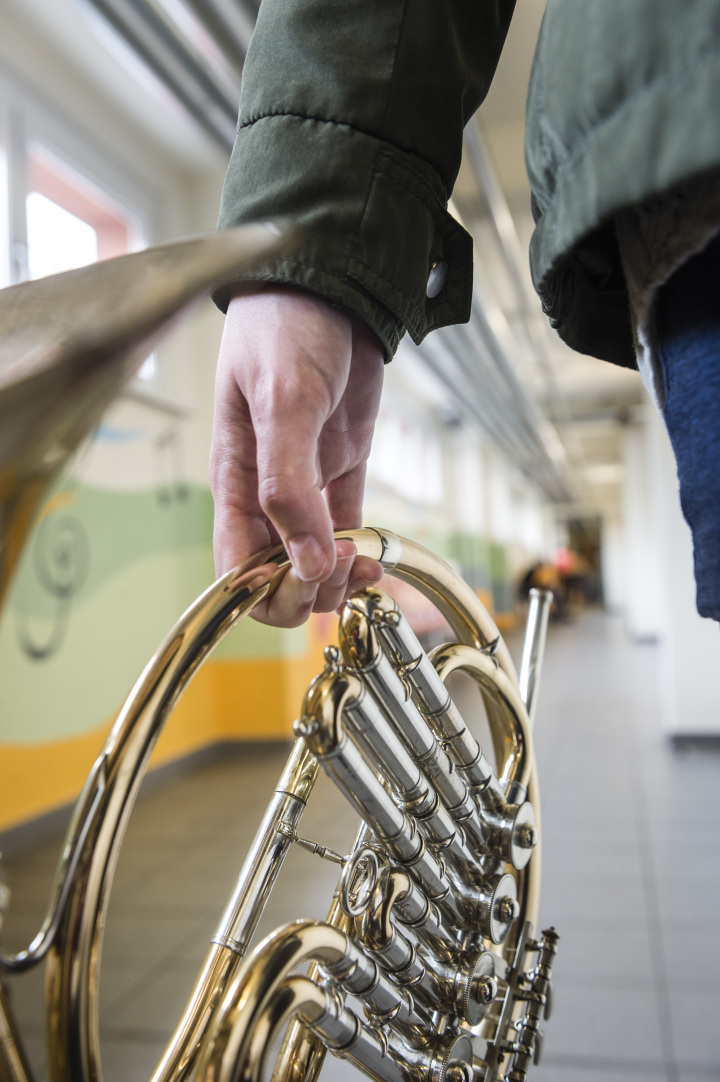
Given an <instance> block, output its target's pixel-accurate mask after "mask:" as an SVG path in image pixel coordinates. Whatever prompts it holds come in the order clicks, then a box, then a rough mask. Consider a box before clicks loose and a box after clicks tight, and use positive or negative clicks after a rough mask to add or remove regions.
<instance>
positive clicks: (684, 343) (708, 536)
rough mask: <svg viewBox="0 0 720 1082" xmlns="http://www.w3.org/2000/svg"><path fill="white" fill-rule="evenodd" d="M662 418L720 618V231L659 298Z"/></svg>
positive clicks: (701, 604)
mask: <svg viewBox="0 0 720 1082" xmlns="http://www.w3.org/2000/svg"><path fill="white" fill-rule="evenodd" d="M656 314H657V331H658V343H659V347H658V355H659V358H660V363H661V365H662V370H663V378H664V381H665V394H666V399H665V411H664V419H665V424H666V426H667V430H668V433H669V435H670V442H671V443H672V446H673V450H674V452H675V458H676V460H677V469H678V478H679V481H680V503H681V505H682V510H683V514H684V516H685V519H686V521H687V523H688V525H689V526H690V529H691V531H692V537H693V550H694V561H695V582H696V585H697V608H698V612H699V613H700V615H701V616H708V617H711V618H712V619H713V620H718V621H720V237H716V238H715V239H714V240H713V241H712V242H711V243H710V244H709V245H708V246H707V247H706V248H705V249H704V250H703V251H702V252H700V253H699V254H698V255H695V256H693V257H692V259H690V260H689V261H688V262H687V263H686V264H685V265H684V266H683V267H681V268H680V269H679V270H678V271H676V272H675V274H674V275H673V276H672V278H671V279H670V281H669V282H667V284H666V285H664V286H663V287H662V288H661V290H660V292H659V294H658V298H657V309H656Z"/></svg>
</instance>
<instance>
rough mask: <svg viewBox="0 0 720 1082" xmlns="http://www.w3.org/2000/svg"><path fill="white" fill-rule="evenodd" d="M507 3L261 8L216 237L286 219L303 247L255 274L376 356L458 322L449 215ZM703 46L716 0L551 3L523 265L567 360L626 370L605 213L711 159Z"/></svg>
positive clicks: (714, 147) (618, 281) (713, 60)
mask: <svg viewBox="0 0 720 1082" xmlns="http://www.w3.org/2000/svg"><path fill="white" fill-rule="evenodd" d="M514 2H515V0H354V2H353V0H344V2H342V3H338V2H337V0H263V3H262V4H261V7H260V14H259V18H258V24H257V29H256V31H255V35H254V37H253V41H252V44H251V47H250V51H249V53H248V57H247V62H246V66H245V71H244V76H243V89H242V97H241V102H240V116H239V121H238V133H237V139H236V143H235V147H234V150H233V155H232V159H231V162H230V166H229V169H228V174H227V178H226V182H225V188H224V191H223V199H222V206H221V213H220V225H221V226H230V225H235V224H239V223H240V222H246V221H258V220H266V219H273V220H279V219H284V218H287V219H289V220H292V221H294V222H297V223H299V224H300V226H301V227H302V240H301V242H300V244H299V246H298V248H297V249H296V250H295V251H294V252H293V253H292V256H291V257H287V258H284V259H280V260H276V261H271V262H268V263H267V264H266V265H265V266H264V267H263V268H262V269H261V270H259V271H258V272H257V274H256V277H258V278H260V279H266V280H274V281H283V282H291V283H294V284H297V285H300V286H303V287H305V288H307V289H310V290H313V291H314V292H317V293H320V294H322V295H323V296H325V297H326V298H327V299H329V300H330V301H331V302H333V303H334V304H337V305H338V306H340V307H342V308H345V309H348V310H350V311H353V312H355V313H357V314H358V315H360V316H361V317H362V318H364V319H365V320H366V322H367V323H368V324H369V325H370V326H371V327H372V328H373V329H374V330H375V331H376V332H377V334H378V335H379V336H380V338H381V339H382V341H383V342H384V344H385V347H386V350H387V354H388V356H392V354H393V352H394V350H395V349H396V347H397V344H398V341H399V339H400V337H401V335H402V333H403V332H404V331H405V330H407V331H408V332H409V333H410V335H411V337H412V338H413V340H414V341H415V342H420V341H421V340H422V339H423V338H424V336H425V335H426V334H427V333H428V332H429V331H431V330H433V329H434V328H436V327H441V326H444V325H445V324H448V323H457V322H463V321H465V320H467V319H468V317H469V311H470V300H471V289H472V244H471V241H470V238H469V237H468V235H467V234H466V233H465V231H464V230H463V229H462V228H461V227H460V226H459V225H458V223H457V222H455V221H454V220H453V218H452V217H451V216H450V215H449V214H448V212H447V209H446V206H447V200H448V198H449V196H450V194H451V192H452V187H453V184H454V181H455V178H456V176H457V172H458V168H459V164H460V156H461V153H462V129H463V127H464V125H465V123H466V122H467V120H468V119H469V117H470V116H471V114H472V113H473V112H474V111H475V109H477V107H478V106H479V104H480V102H481V101H482V99H483V98H484V96H485V94H486V92H487V89H488V87H489V85H490V82H491V79H492V76H493V73H494V70H495V67H496V64H497V60H498V57H499V54H500V51H501V49H502V45H503V42H504V39H505V34H506V31H507V27H508V24H509V21H510V18H511V15H512V10H513V7H514ZM719 36H720V2H719V0H683V3H682V4H678V2H677V0H632V2H631V3H628V2H627V0H601V2H600V0H548V3H547V9H546V13H545V18H544V21H543V27H542V30H541V34H540V38H539V41H538V46H537V50H536V55H535V61H534V65H533V73H532V77H531V86H530V94H529V100H528V124H527V145H526V156H527V165H528V172H529V176H530V182H531V187H532V205H533V213H534V216H535V220H536V231H535V234H534V237H533V241H532V245H531V268H532V273H533V280H534V282H535V286H536V288H537V290H538V292H539V294H540V296H541V298H542V301H543V306H544V308H545V310H546V312H547V313H548V315H549V316H550V319H551V321H552V322H553V325H554V326H555V327H556V328H557V330H558V332H559V333H560V335H561V336H562V337H563V338H564V339H565V340H566V341H567V342H568V344H569V345H571V346H572V347H574V348H575V349H579V350H580V351H581V352H585V353H590V354H592V355H594V356H598V357H602V358H605V359H607V360H612V361H615V362H616V363H619V364H625V365H630V366H634V364H635V361H634V352H633V346H632V335H631V329H630V318H629V311H628V302H627V296H626V291H625V286H624V280H623V276H622V270H621V267H620V262H619V256H618V252H617V244H616V241H615V232H614V225H613V216H614V214H615V213H616V212H617V211H618V210H619V209H621V208H623V207H625V206H628V205H631V204H634V203H637V202H638V201H640V200H642V199H644V198H645V197H647V196H648V195H651V194H653V193H656V192H658V191H663V190H665V189H667V188H669V187H671V186H672V185H674V184H676V183H678V182H679V181H681V180H683V179H685V178H686V177H688V176H690V175H693V174H696V173H698V172H702V171H704V170H706V169H709V168H712V167H714V166H716V165H717V163H718V162H719V161H720V109H719V108H718V107H717V103H718V102H720V48H718V44H719V42H718V37H719ZM439 262H440V263H444V264H446V266H447V277H446V281H445V284H444V287H443V288H442V289H441V291H440V293H439V294H438V295H437V296H436V297H434V298H429V297H428V296H427V280H428V274H429V272H430V269H431V268H432V267H433V266H434V265H435V264H436V263H439ZM230 294H231V286H227V287H225V288H224V289H223V290H221V291H219V293H218V294H217V295H216V300H217V301H218V303H219V304H220V305H221V307H223V306H225V305H226V303H227V299H228V297H229V296H230Z"/></svg>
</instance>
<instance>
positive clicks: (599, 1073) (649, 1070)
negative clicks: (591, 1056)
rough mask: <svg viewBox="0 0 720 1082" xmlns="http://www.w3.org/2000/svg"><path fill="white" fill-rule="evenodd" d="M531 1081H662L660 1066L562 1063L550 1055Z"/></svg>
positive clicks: (533, 1072)
mask: <svg viewBox="0 0 720 1082" xmlns="http://www.w3.org/2000/svg"><path fill="white" fill-rule="evenodd" d="M530 1078H531V1079H532V1082H650V1079H652V1080H653V1082H664V1079H665V1075H664V1072H663V1069H662V1067H661V1066H660V1065H659V1064H655V1065H652V1066H649V1067H638V1068H627V1067H624V1068H623V1067H620V1068H618V1067H616V1066H615V1067H613V1066H608V1064H607V1062H603V1063H595V1064H592V1063H587V1062H585V1063H578V1062H574V1063H563V1062H562V1061H558V1060H557V1059H554V1058H551V1057H550V1056H547V1057H544V1059H543V1062H542V1063H541V1064H540V1066H539V1067H535V1068H534V1069H533V1071H532V1074H531V1075H530Z"/></svg>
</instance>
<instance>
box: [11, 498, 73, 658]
mask: <svg viewBox="0 0 720 1082" xmlns="http://www.w3.org/2000/svg"><path fill="white" fill-rule="evenodd" d="M89 566H90V543H89V540H88V536H87V532H86V530H85V527H84V526H83V524H82V523H81V522H80V520H79V519H78V518H76V517H75V516H73V515H70V514H68V513H67V512H63V513H55V514H50V515H48V516H47V517H46V518H45V519H44V521H43V522H42V523H41V524H40V526H39V528H38V531H37V535H36V539H35V546H34V549H33V554H32V568H33V571H34V573H35V577H36V579H37V582H38V584H39V585H40V587H41V589H42V591H43V593H44V595H45V596H46V597H49V598H50V599H51V604H52V617H51V626H50V631H49V633H47V632H46V633H45V635H44V636H43V637H42V638H41V637H40V636H39V635H38V634H36V633H34V632H33V630H32V629H31V618H30V617H29V616H28V615H27V614H26V613H22V612H18V613H17V614H16V629H17V637H18V642H19V644H20V647H21V649H22V650H23V652H24V653H25V654H26V655H27V656H28V657H29V658H32V660H33V661H46V660H47V659H48V658H50V657H52V656H53V654H55V653H57V651H58V650H59V649H60V646H61V645H62V642H63V639H64V638H65V634H66V631H67V627H68V621H69V618H70V611H71V608H72V603H73V599H74V598H75V596H76V595H77V594H78V593H79V591H80V590H81V589H82V587H83V585H84V584H85V581H86V579H87V575H88V569H89Z"/></svg>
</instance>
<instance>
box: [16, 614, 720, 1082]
mask: <svg viewBox="0 0 720 1082" xmlns="http://www.w3.org/2000/svg"><path fill="white" fill-rule="evenodd" d="M656 672H657V651H656V649H655V648H654V647H652V646H648V645H637V644H630V643H629V642H628V641H627V638H626V636H625V634H624V632H623V631H622V628H621V626H620V624H619V623H618V622H617V621H615V620H612V619H609V618H607V617H604V616H601V615H599V614H595V613H590V614H587V615H585V616H583V617H582V618H580V619H578V620H577V621H576V622H573V623H570V624H566V625H562V626H558V627H554V628H553V629H552V631H551V635H550V639H549V642H548V651H547V656H546V665H545V671H544V674H543V678H542V685H541V689H540V707H539V710H538V718H537V724H536V748H537V754H538V760H539V768H540V782H541V793H542V801H543V839H544V840H543V847H544V848H543V889H542V903H541V925H540V926H541V927H545V926H546V925H547V924H554V925H555V926H556V928H557V930H558V931H559V933H560V935H561V937H562V939H561V943H560V948H559V954H558V959H557V963H556V981H555V1010H554V1013H553V1016H552V1018H551V1019H550V1021H549V1022H548V1023H547V1024H546V1026H545V1028H546V1041H545V1052H544V1057H543V1062H542V1065H541V1066H540V1067H539V1068H535V1069H534V1070H533V1071H531V1072H530V1082H643V1080H649V1079H654V1080H657V1082H703V1080H708V1079H720V1024H719V1021H718V1020H719V1019H720V921H719V920H718V918H719V917H720V754H718V753H717V751H715V750H713V749H712V748H711V749H707V748H703V749H700V748H697V747H695V748H693V747H689V748H685V749H684V750H676V749H674V748H673V747H672V746H670V744H669V743H668V742H667V741H666V740H665V739H664V738H663V737H662V736H661V735H660V733H659V731H658V720H657V719H658V713H659V704H658V692H657V678H656ZM719 709H720V704H719ZM286 754H287V749H286V748H271V749H269V750H268V748H266V747H263V748H260V747H258V748H246V749H243V750H242V751H238V752H237V753H228V754H227V755H225V756H224V757H223V758H221V759H219V760H216V761H214V762H212V763H208V762H205V763H197V764H195V765H194V766H193V767H192V768H191V769H187V770H184V771H182V772H179V771H178V772H176V773H175V774H174V776H173V777H172V778H171V779H170V780H167V779H166V780H164V781H162V782H161V783H155V784H152V783H151V784H150V786H149V787H148V788H147V792H143V793H141V796H140V798H139V801H138V804H137V807H136V810H135V813H134V815H133V818H132V821H131V824H130V828H129V830H128V836H127V840H126V843H125V845H124V848H123V851H122V854H121V858H120V864H119V867H118V872H117V876H116V880H115V888H114V890H113V894H112V899H111V903H110V911H109V914H108V921H107V933H106V940H105V948H104V952H103V974H102V980H101V989H102V991H101V1014H102V1041H103V1044H102V1047H103V1064H104V1074H105V1082H135V1080H137V1082H144V1080H145V1079H146V1078H147V1077H148V1076H149V1074H150V1072H151V1070H152V1068H153V1066H154V1064H155V1063H156V1061H157V1059H158V1056H159V1054H160V1052H161V1051H162V1049H163V1047H164V1044H165V1042H166V1040H167V1038H168V1036H169V1034H170V1032H171V1029H172V1027H173V1025H174V1023H175V1022H176V1021H177V1019H178V1018H179V1015H180V1012H181V1009H182V1007H183V1005H184V1003H185V1000H186V997H187V994H188V992H189V990H190V988H191V986H192V983H193V979H194V977H195V975H196V973H197V971H198V968H199V965H200V963H201V961H202V959H203V957H204V955H205V951H206V948H207V944H208V941H209V939H210V937H211V936H212V934H213V932H214V930H215V927H216V925H217V922H218V919H219V915H220V913H221V912H222V909H223V908H224V905H225V902H226V901H227V898H228V896H229V893H230V891H231V889H232V886H233V884H234V881H235V877H236V874H237V871H238V869H239V866H240V864H241V862H242V857H243V856H244V853H245V850H246V848H247V845H248V843H249V841H250V839H251V838H252V836H253V834H254V832H255V829H256V827H257V824H258V822H259V820H260V817H261V815H262V812H263V810H264V806H265V803H266V801H267V799H268V795H269V793H270V792H271V790H272V789H273V787H274V784H275V782H276V780H277V777H278V775H279V773H280V771H281V769H282V765H283V763H284V760H285V757H286ZM322 794H323V795H322V796H321V798H320V799H319V800H315V802H314V803H312V802H311V805H310V809H309V811H308V813H307V814H306V816H305V818H304V819H303V822H302V826H301V833H302V834H303V835H305V836H307V837H311V838H315V839H320V840H321V841H322V843H323V844H325V845H329V846H331V847H332V848H333V849H338V850H341V851H347V848H348V846H349V843H350V840H351V838H352V835H353V833H354V830H355V825H356V824H355V820H354V817H353V815H352V814H349V813H347V812H346V810H345V808H344V806H343V805H342V803H341V802H340V800H339V798H338V797H337V796H336V794H335V793H334V792H333V791H331V790H330V788H329V786H328V785H327V784H325V783H323V788H322ZM59 843H60V839H59V838H54V839H49V840H47V841H46V842H43V844H42V845H38V846H35V847H34V848H33V849H32V850H31V851H27V852H24V853H20V854H16V855H14V856H12V857H11V859H8V860H6V861H5V862H4V865H5V867H6V871H7V873H8V876H9V879H10V883H11V886H12V888H13V900H12V905H11V909H10V912H9V914H8V918H7V921H6V925H5V927H4V929H3V939H4V942H5V945H6V946H9V947H15V948H18V947H20V946H25V945H26V943H27V941H28V940H29V939H30V938H32V936H33V935H34V934H35V932H36V931H37V929H38V927H39V924H40V923H41V920H42V917H43V911H44V903H45V899H46V897H47V892H48V889H49V884H50V877H51V875H52V871H53V867H54V864H55V861H56V859H57V855H58V849H59ZM335 872H336V869H335V867H334V866H333V865H330V864H328V863H326V862H324V861H320V860H319V859H318V858H316V857H313V856H311V855H309V854H306V853H303V852H302V851H298V850H297V847H294V849H293V851H292V853H291V857H290V858H289V859H288V861H287V862H286V866H285V868H284V869H283V873H282V877H281V884H282V885H281V889H280V890H279V891H276V893H275V894H274V895H273V898H272V901H271V904H270V906H269V912H267V913H266V917H265V919H264V921H263V928H264V929H265V930H270V929H271V928H272V927H275V926H276V925H277V924H278V923H280V922H281V921H283V920H289V919H292V918H294V917H298V916H317V917H324V915H325V911H326V909H327V905H328V900H329V898H330V896H331V893H332V887H333V884H334V882H335V879H336V874H335ZM11 989H12V997H13V1004H14V1007H15V1009H16V1014H17V1016H18V1018H19V1021H20V1023H21V1026H22V1029H23V1032H24V1034H25V1035H26V1038H27V1047H28V1052H29V1055H30V1058H31V1060H32V1063H33V1065H34V1067H35V1070H36V1072H37V1077H38V1082H42V1080H43V1079H45V1078H46V1077H47V1065H46V1062H45V1053H44V1046H43V1037H42V1034H43V1023H42V1016H41V1006H40V1003H41V998H42V973H41V972H39V971H38V970H34V971H32V972H31V973H29V974H27V975H25V976H21V977H17V978H15V979H13V981H12V985H11ZM323 1077H324V1078H325V1079H326V1080H328V1082H333V1080H338V1082H341V1080H342V1082H344V1080H345V1079H348V1080H350V1079H359V1077H360V1075H358V1074H357V1073H356V1072H355V1071H354V1070H352V1069H351V1068H350V1067H349V1066H348V1065H347V1064H346V1063H343V1062H342V1061H338V1060H330V1061H329V1062H328V1065H327V1066H326V1068H325V1071H324V1074H323Z"/></svg>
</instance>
